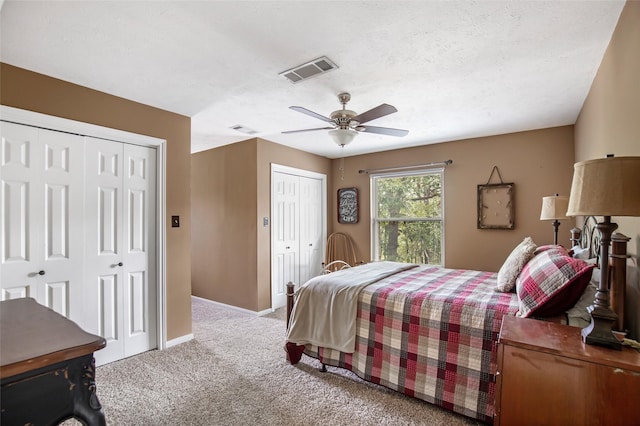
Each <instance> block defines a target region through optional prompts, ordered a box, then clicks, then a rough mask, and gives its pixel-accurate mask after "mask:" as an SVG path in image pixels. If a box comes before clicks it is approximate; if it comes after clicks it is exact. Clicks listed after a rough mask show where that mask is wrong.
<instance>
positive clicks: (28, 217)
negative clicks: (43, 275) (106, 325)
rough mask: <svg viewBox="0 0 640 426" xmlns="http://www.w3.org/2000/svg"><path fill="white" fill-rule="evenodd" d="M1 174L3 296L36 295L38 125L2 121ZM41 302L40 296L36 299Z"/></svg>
mask: <svg viewBox="0 0 640 426" xmlns="http://www.w3.org/2000/svg"><path fill="white" fill-rule="evenodd" d="M1 126H2V127H1V129H2V147H1V149H0V156H1V157H0V176H1V180H2V184H1V188H0V190H1V191H2V194H1V195H0V196H1V198H2V209H0V222H1V228H0V233H1V236H2V246H1V247H0V250H1V251H2V255H1V257H2V259H1V260H2V271H1V274H2V279H1V280H0V281H1V283H0V284H1V286H2V295H1V297H2V300H6V299H14V298H19V297H34V298H37V296H38V286H39V285H41V280H40V279H39V278H40V276H39V275H38V271H39V270H40V268H41V267H42V262H41V259H42V256H43V253H42V247H43V244H40V243H38V242H37V240H36V239H37V236H38V235H40V236H41V237H42V234H43V227H42V225H43V224H42V219H41V217H40V215H38V214H37V212H36V206H37V202H38V199H39V198H41V194H38V192H39V190H40V188H41V185H42V176H41V173H40V171H41V170H42V163H43V161H44V160H43V158H41V157H38V156H37V154H38V152H40V150H39V149H38V147H39V146H40V145H41V143H40V141H39V132H38V129H36V128H33V127H28V126H22V125H18V124H13V123H1ZM38 301H39V302H40V300H38Z"/></svg>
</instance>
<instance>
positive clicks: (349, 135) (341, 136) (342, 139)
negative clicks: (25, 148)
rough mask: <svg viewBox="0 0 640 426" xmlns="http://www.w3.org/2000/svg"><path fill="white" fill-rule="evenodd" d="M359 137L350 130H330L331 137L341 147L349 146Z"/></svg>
mask: <svg viewBox="0 0 640 426" xmlns="http://www.w3.org/2000/svg"><path fill="white" fill-rule="evenodd" d="M356 135H357V133H356V132H354V131H353V130H349V129H334V130H329V136H331V139H333V141H334V142H335V143H336V144H338V145H339V146H347V145H349V144H350V143H351V141H352V140H353V138H355V137H356Z"/></svg>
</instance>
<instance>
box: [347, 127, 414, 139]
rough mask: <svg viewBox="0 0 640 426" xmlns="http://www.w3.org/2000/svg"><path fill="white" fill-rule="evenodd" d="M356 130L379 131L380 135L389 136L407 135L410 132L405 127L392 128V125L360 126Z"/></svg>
mask: <svg viewBox="0 0 640 426" xmlns="http://www.w3.org/2000/svg"><path fill="white" fill-rule="evenodd" d="M356 130H357V131H359V132H366V133H378V134H380V135H387V136H399V137H401V136H407V135H408V134H409V131H408V130H403V129H392V128H391V127H376V126H358V127H356Z"/></svg>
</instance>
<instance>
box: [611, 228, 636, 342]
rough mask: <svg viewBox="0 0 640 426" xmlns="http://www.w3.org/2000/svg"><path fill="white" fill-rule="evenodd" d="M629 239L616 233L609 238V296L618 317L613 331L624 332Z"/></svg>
mask: <svg viewBox="0 0 640 426" xmlns="http://www.w3.org/2000/svg"><path fill="white" fill-rule="evenodd" d="M629 240H631V238H629V237H627V236H626V235H623V234H621V233H619V232H616V233H615V234H613V235H612V236H611V243H612V244H611V255H610V256H609V259H610V263H611V266H612V268H611V269H612V270H611V281H610V288H609V294H610V296H611V297H610V298H611V309H613V312H615V313H616V314H617V315H618V319H616V322H615V323H614V325H613V329H614V330H615V331H625V329H624V295H625V292H626V291H627V258H628V257H629V256H628V255H627V242H628V241H629Z"/></svg>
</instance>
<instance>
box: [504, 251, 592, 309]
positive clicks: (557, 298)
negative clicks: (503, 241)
mask: <svg viewBox="0 0 640 426" xmlns="http://www.w3.org/2000/svg"><path fill="white" fill-rule="evenodd" d="M593 267H594V265H590V264H588V263H586V262H585V261H583V260H580V259H574V258H572V257H570V256H567V255H566V254H562V253H559V252H558V251H556V250H546V251H543V252H541V253H540V254H538V255H536V256H535V257H534V258H533V259H531V260H530V261H529V262H528V263H527V264H526V265H525V267H524V268H523V269H522V272H521V273H520V275H519V276H518V278H517V279H516V293H517V294H518V301H519V304H520V311H519V312H518V316H521V317H529V316H532V315H534V314H535V315H536V316H538V317H543V316H554V315H559V314H561V313H563V312H565V311H566V310H568V309H570V308H571V307H572V306H573V305H575V304H576V302H577V301H578V299H580V296H581V295H582V293H583V292H584V289H585V287H586V286H587V284H589V280H590V279H591V270H592V269H593Z"/></svg>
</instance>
